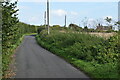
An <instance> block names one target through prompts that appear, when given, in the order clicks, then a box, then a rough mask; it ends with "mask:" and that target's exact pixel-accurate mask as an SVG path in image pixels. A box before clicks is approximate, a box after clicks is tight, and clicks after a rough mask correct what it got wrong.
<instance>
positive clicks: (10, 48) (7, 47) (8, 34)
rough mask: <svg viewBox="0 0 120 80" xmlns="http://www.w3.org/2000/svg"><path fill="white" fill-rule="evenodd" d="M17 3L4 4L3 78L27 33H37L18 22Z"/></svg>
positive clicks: (32, 27) (29, 26)
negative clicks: (22, 38) (15, 50)
mask: <svg viewBox="0 0 120 80" xmlns="http://www.w3.org/2000/svg"><path fill="white" fill-rule="evenodd" d="M16 7H17V2H14V3H11V2H4V3H3V4H2V22H3V23H2V66H3V68H2V70H3V76H4V75H5V74H6V71H7V70H8V68H9V64H10V63H11V55H12V53H13V52H14V49H15V48H16V46H17V45H18V42H19V41H20V38H21V37H22V35H23V34H25V33H30V32H35V31H36V27H35V26H33V25H28V24H25V23H21V22H19V20H18V17H17V15H18V14H17V12H18V9H16Z"/></svg>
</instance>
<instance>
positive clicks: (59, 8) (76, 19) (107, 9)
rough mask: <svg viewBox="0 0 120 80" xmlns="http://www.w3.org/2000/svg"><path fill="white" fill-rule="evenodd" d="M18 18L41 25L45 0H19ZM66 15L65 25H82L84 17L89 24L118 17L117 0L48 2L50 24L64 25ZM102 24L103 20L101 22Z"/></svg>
mask: <svg viewBox="0 0 120 80" xmlns="http://www.w3.org/2000/svg"><path fill="white" fill-rule="evenodd" d="M17 6H18V8H19V16H18V17H19V19H20V21H22V22H25V23H28V24H33V25H43V24H44V12H45V10H46V2H45V0H44V1H42V0H19V1H18V4H17ZM65 15H67V26H68V25H69V24H70V23H75V24H77V25H81V26H83V22H82V21H83V20H85V17H87V19H88V23H89V24H94V23H95V22H96V21H97V20H98V21H101V20H104V18H105V17H110V18H112V19H113V20H117V19H118V0H115V1H114V0H109V1H108V0H106V1H105V0H101V1H99V0H91V2H90V0H89V1H88V0H84V1H83V0H66V2H64V1H63V0H61V1H59V0H58V1H57V0H56V1H51V2H50V25H61V26H64V24H65V21H64V17H65ZM103 24H104V22H103Z"/></svg>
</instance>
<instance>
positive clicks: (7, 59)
mask: <svg viewBox="0 0 120 80" xmlns="http://www.w3.org/2000/svg"><path fill="white" fill-rule="evenodd" d="M26 35H36V33H27V34H24V35H23V36H22V37H21V38H20V39H19V40H18V41H17V42H16V44H14V45H12V46H13V47H12V48H10V50H11V52H9V54H7V55H6V54H1V58H2V59H0V60H4V61H1V62H4V64H3V63H1V64H0V65H2V66H3V68H4V69H7V70H6V71H4V76H2V77H3V78H10V77H12V76H14V75H15V74H14V73H13V71H12V69H11V67H10V65H11V64H14V63H13V58H14V57H13V55H14V53H15V50H16V48H17V47H18V46H19V45H20V43H21V42H22V41H23V39H24V36H26ZM10 50H8V51H10ZM1 71H2V70H1ZM1 73H2V72H1Z"/></svg>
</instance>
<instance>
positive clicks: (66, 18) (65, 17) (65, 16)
mask: <svg viewBox="0 0 120 80" xmlns="http://www.w3.org/2000/svg"><path fill="white" fill-rule="evenodd" d="M66 21H67V18H66V15H65V27H66Z"/></svg>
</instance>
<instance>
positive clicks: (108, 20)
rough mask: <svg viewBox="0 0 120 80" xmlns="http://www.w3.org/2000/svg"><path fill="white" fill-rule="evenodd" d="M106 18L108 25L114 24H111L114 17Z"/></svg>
mask: <svg viewBox="0 0 120 80" xmlns="http://www.w3.org/2000/svg"><path fill="white" fill-rule="evenodd" d="M105 20H106V21H107V22H108V27H110V26H112V25H111V22H112V18H109V17H106V18H105Z"/></svg>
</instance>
